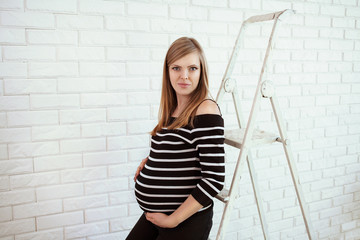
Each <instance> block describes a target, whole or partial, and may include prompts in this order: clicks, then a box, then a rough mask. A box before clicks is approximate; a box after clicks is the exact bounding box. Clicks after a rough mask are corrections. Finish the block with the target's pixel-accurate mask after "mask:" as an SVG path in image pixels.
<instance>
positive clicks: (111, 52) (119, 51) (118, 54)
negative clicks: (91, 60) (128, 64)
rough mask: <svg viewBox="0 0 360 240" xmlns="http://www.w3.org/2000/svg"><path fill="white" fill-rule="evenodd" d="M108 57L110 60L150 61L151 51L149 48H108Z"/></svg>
mask: <svg viewBox="0 0 360 240" xmlns="http://www.w3.org/2000/svg"><path fill="white" fill-rule="evenodd" d="M106 56H107V59H109V60H117V61H132V60H147V61H149V60H150V50H149V49H147V48H119V47H116V48H115V47H108V48H107V49H106Z"/></svg>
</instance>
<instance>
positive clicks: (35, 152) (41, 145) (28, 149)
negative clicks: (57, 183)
mask: <svg viewBox="0 0 360 240" xmlns="http://www.w3.org/2000/svg"><path fill="white" fill-rule="evenodd" d="M58 153H59V144H58V143H57V142H32V143H17V144H9V156H10V158H19V157H25V158H26V157H38V156H44V155H51V154H58Z"/></svg>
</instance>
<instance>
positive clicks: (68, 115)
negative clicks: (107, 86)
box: [60, 109, 106, 124]
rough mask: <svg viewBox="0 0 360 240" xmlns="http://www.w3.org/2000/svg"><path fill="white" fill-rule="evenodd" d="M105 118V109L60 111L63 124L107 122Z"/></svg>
mask: <svg viewBox="0 0 360 240" xmlns="http://www.w3.org/2000/svg"><path fill="white" fill-rule="evenodd" d="M105 120H106V112H105V109H81V110H61V111H60V123H61V124H66V123H69V124H71V123H91V122H105Z"/></svg>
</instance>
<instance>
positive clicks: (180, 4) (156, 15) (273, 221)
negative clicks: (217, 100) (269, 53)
mask: <svg viewBox="0 0 360 240" xmlns="http://www.w3.org/2000/svg"><path fill="white" fill-rule="evenodd" d="M284 8H291V9H294V10H296V11H297V14H296V15H295V16H294V17H293V18H291V19H290V20H289V22H286V23H285V24H283V25H282V26H281V27H280V29H279V35H278V36H279V38H278V41H277V44H276V45H275V46H276V47H275V50H274V52H273V54H274V55H273V56H274V58H273V66H272V67H271V68H270V70H273V72H274V76H273V77H274V82H275V84H276V86H277V92H278V96H279V101H280V105H281V107H282V110H283V115H284V118H285V121H286V127H287V130H288V134H289V136H291V139H292V145H293V149H294V157H295V160H296V163H297V166H298V169H299V176H300V182H301V184H302V187H303V190H304V192H305V198H306V200H307V202H308V204H309V209H310V212H311V219H312V222H313V225H314V229H315V236H316V237H317V238H318V239H324V240H325V239H349V240H350V239H360V207H359V206H360V185H359V182H360V124H359V122H360V106H359V104H360V42H359V41H360V10H359V9H360V1H359V0H341V1H339V0H333V1H332V0H322V1H318V0H308V1H305V0H303V1H301V0H300V1H290V0H277V1H273V0H255V1H254V0H242V1H239V0H227V1H216V0H211V1H209V0H192V1H190V0H181V1H172V0H171V1H170V0H166V1H155V0H154V1H153V0H149V1H142V0H135V1H126V0H0V240H28V239H44V240H49V239H51V240H52V239H54V240H64V239H77V240H80V239H81V240H85V239H88V240H100V239H101V240H104V239H125V237H126V235H127V233H128V232H129V231H130V229H131V227H132V226H133V225H134V223H135V222H136V220H137V219H138V217H139V215H140V214H141V211H140V209H139V208H138V206H137V203H136V201H135V197H134V193H133V187H134V183H133V180H132V179H133V175H134V172H135V169H136V167H137V165H138V164H139V162H140V161H141V159H143V158H144V157H145V156H146V154H147V153H148V151H149V135H148V132H149V131H151V129H152V128H153V127H154V125H155V124H156V118H157V109H158V106H159V99H160V88H161V76H162V64H163V58H164V55H165V53H166V50H167V48H168V46H169V44H170V43H171V42H172V41H173V40H175V39H176V38H178V37H180V36H184V35H185V36H192V37H195V38H197V39H198V40H199V41H200V43H201V44H202V45H203V47H204V49H205V52H206V55H207V59H208V61H209V66H210V82H211V84H210V86H211V92H212V95H213V96H216V93H217V90H218V87H219V85H220V81H221V78H222V74H223V73H224V71H225V67H226V64H227V61H228V58H229V56H230V53H231V51H232V47H233V44H234V42H235V39H236V36H237V33H238V30H239V28H240V25H241V23H242V21H243V20H244V19H246V18H248V17H250V16H253V15H258V14H264V13H268V12H275V11H279V10H282V9H284ZM269 31H270V28H269V26H263V27H262V26H260V25H257V26H250V27H249V31H248V32H247V33H246V39H245V41H244V43H245V49H244V50H243V51H241V52H240V55H239V63H238V64H237V68H236V70H235V72H234V76H235V77H236V78H237V79H238V80H239V87H240V91H239V92H240V93H241V96H240V97H241V99H242V100H243V103H244V107H243V108H244V109H245V116H247V114H248V113H249V110H250V107H251V105H250V104H251V100H252V96H253V91H254V82H255V81H256V80H257V76H258V72H259V70H260V64H261V57H262V56H264V48H265V46H264V45H263V44H264V43H266V39H265V35H266V34H268V33H269ZM225 99H226V101H228V102H227V103H225V104H223V105H222V112H223V114H224V118H225V122H226V126H227V127H232V126H234V125H235V124H236V121H235V115H234V114H235V113H234V109H233V107H232V104H231V102H230V100H231V99H230V98H229V97H226V98H225ZM261 109H262V110H264V112H263V113H261V114H259V116H260V118H261V119H260V121H259V123H258V125H259V126H264V127H265V128H271V129H275V127H274V122H273V119H274V117H273V116H272V115H271V114H270V108H269V106H268V105H264V106H262V108H261ZM236 156H237V152H235V151H234V150H232V149H230V148H227V162H228V165H227V169H228V171H229V172H228V175H229V177H228V178H227V179H228V180H227V181H228V183H227V184H229V182H230V175H231V169H232V167H233V166H234V162H235V158H236ZM253 156H254V157H256V158H255V159H254V164H255V167H256V169H257V173H258V174H259V185H260V188H261V191H262V193H263V201H264V207H265V211H266V214H267V218H268V221H269V223H268V224H269V230H270V233H271V237H272V238H273V239H307V236H306V232H305V228H304V224H303V220H302V218H301V214H300V210H299V207H298V203H297V200H296V195H295V192H294V189H293V186H292V184H291V180H290V179H291V178H290V173H289V170H288V168H287V165H286V159H285V157H284V155H283V151H282V148H281V147H279V146H277V147H276V146H271V147H266V148H264V149H255V150H254V154H253ZM240 192H241V196H240V198H239V201H238V202H237V203H236V204H235V209H234V211H233V215H232V218H231V219H232V220H231V224H230V226H229V228H228V231H227V238H226V239H262V233H261V228H260V222H259V217H258V215H257V210H256V206H255V200H254V197H253V193H252V189H251V183H250V178H249V174H248V173H247V172H245V174H244V177H243V178H242V181H241V184H240ZM221 209H222V205H221V204H220V203H218V202H216V204H215V217H214V227H213V230H212V233H211V235H212V236H214V235H215V233H216V230H217V228H218V225H219V222H220V218H221Z"/></svg>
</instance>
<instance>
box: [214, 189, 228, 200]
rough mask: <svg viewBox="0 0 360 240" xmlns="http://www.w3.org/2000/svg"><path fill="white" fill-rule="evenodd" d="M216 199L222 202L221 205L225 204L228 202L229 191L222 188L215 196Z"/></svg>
mask: <svg viewBox="0 0 360 240" xmlns="http://www.w3.org/2000/svg"><path fill="white" fill-rule="evenodd" d="M216 198H217V199H219V200H220V201H222V202H223V203H226V202H227V201H229V190H227V189H225V188H224V189H223V190H221V191H220V192H219V193H218V195H216Z"/></svg>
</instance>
